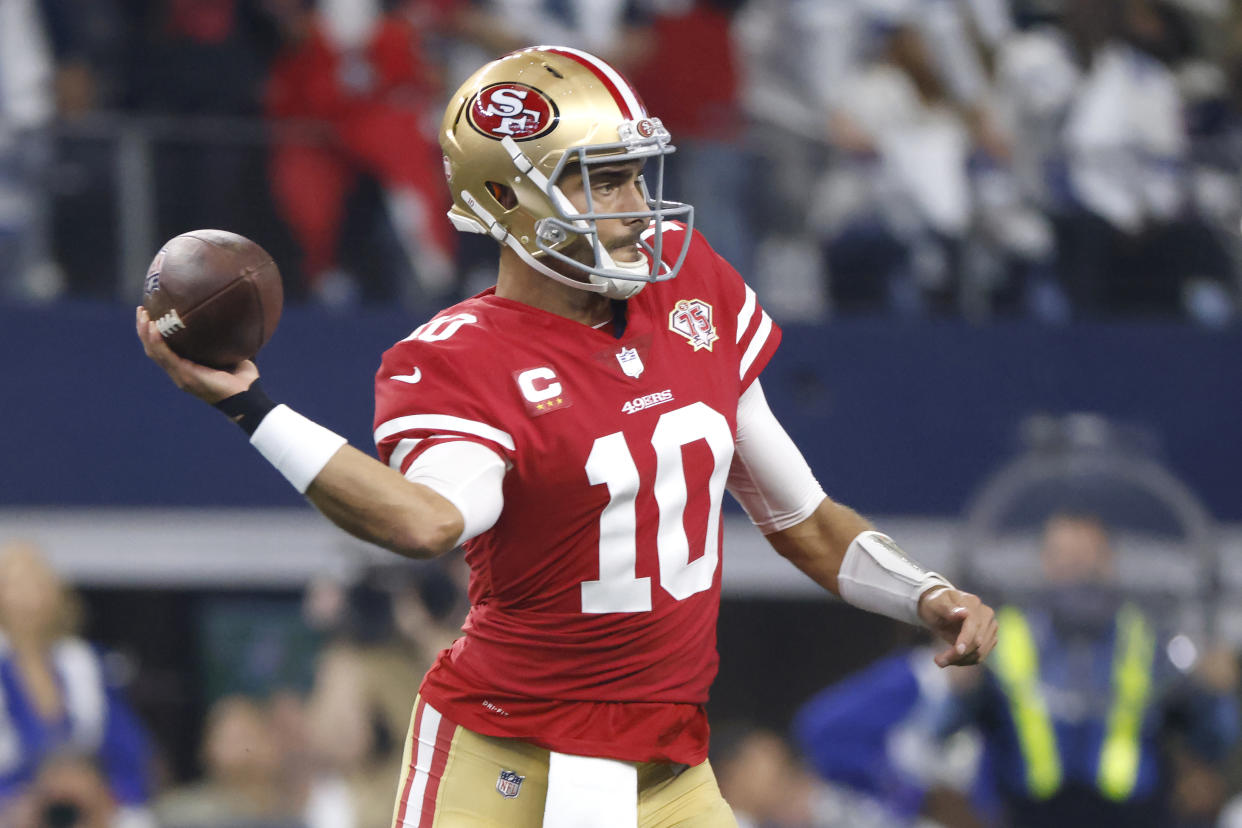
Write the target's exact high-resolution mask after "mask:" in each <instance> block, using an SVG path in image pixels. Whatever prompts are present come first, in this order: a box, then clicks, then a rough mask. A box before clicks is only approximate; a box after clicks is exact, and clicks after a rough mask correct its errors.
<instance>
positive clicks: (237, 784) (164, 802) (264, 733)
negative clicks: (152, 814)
mask: <svg viewBox="0 0 1242 828" xmlns="http://www.w3.org/2000/svg"><path fill="white" fill-rule="evenodd" d="M203 733H204V735H203V753H202V760H203V770H204V778H203V779H202V781H200V782H196V783H192V784H190V785H187V786H184V787H181V788H177V789H174V790H172V791H169V792H168V793H165V794H163V795H162V796H161V797H160V799H159V801H158V802H157V803H156V811H157V813H158V815H159V819H160V822H161V824H163V825H168V826H213V825H247V826H249V825H265V826H277V825H290V826H292V825H295V824H301V822H302V817H303V807H304V798H303V797H302V796H299V795H298V794H299V793H302V794H304V793H305V792H304V791H300V790H298V789H297V788H295V789H293V790H290V788H289V787H288V786H287V784H285V783H286V782H287V781H288V780H287V779H286V778H283V777H282V769H283V766H284V764H285V756H283V755H282V752H281V747H282V742H281V740H280V739H279V738H278V735H279V734H278V732H277V730H276V728H275V727H274V723H273V721H272V718H271V716H270V714H269V711H268V710H267V709H265V708H264V707H263V706H262V705H261V704H259V703H258V702H256V701H254V700H253V699H249V698H246V697H244V696H229V697H226V698H223V699H221V700H220V701H218V702H216V703H215V704H214V705H212V707H211V710H210V711H209V712H208V714H207V723H206V726H205V727H204V731H203Z"/></svg>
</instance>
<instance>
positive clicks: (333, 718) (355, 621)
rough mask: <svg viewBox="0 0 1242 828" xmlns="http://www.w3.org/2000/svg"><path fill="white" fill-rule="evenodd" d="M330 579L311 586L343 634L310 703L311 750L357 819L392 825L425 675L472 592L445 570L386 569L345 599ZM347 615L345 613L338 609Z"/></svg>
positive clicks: (318, 609)
mask: <svg viewBox="0 0 1242 828" xmlns="http://www.w3.org/2000/svg"><path fill="white" fill-rule="evenodd" d="M333 592H334V587H333V585H331V584H326V583H321V584H317V585H312V588H311V590H310V591H309V592H308V595H307V608H308V610H309V611H311V612H313V613H316V614H317V616H318V621H317V623H319V624H320V625H323V624H324V622H325V621H326V622H328V623H329V624H332V623H333V620H332V619H333V617H334V616H335V626H336V631H337V634H336V638H335V641H333V643H331V644H330V645H329V646H328V647H327V648H326V649H325V650H324V651H323V652H322V653H321V654H320V657H319V661H318V664H317V669H316V675H315V684H314V687H313V689H312V691H311V695H310V699H309V700H308V704H307V712H308V717H309V727H310V742H311V748H312V751H313V753H314V755H315V757H316V759H317V761H318V763H319V765H320V767H321V769H322V770H324V771H326V772H327V773H328V774H329V775H330V777H329V778H327V779H322V778H321V780H320V788H319V790H320V791H321V792H324V791H327V790H330V789H331V786H332V784H333V782H332V778H331V777H335V778H339V779H341V780H344V782H345V784H346V786H347V797H348V807H349V811H350V813H351V815H352V816H351V823H350V824H353V825H356V826H358V828H384V827H385V826H387V825H389V824H390V823H391V821H392V801H393V797H394V794H395V790H394V785H395V782H396V780H397V778H398V776H399V771H400V769H401V761H402V748H403V746H404V744H405V736H406V731H407V730H408V728H409V722H410V714H411V711H412V710H413V706H414V697H415V695H416V694H417V692H418V686H419V685H420V684H421V683H422V678H423V674H424V673H425V672H426V671H427V668H428V667H430V666H431V662H432V660H433V659H434V658H435V657H436V655H437V654H438V653H439V651H440V650H441V649H443V648H444V647H447V646H448V645H449V644H451V643H452V641H453V640H454V639H455V638H456V637H457V636H458V635H459V634H460V632H459V630H458V628H459V626H460V623H461V620H462V618H463V617H464V614H465V613H464V609H465V608H464V606H462V604H461V597H462V596H463V594H464V593H463V592H462V591H461V590H460V589H459V588H458V587H457V585H456V584H454V583H453V581H452V580H451V579H450V578H448V576H445V575H442V574H440V570H439V569H438V568H437V567H428V568H427V569H425V570H424V571H423V572H422V573H421V577H420V578H418V579H417V580H411V579H410V577H409V575H408V574H407V573H406V572H405V570H404V568H402V569H393V568H391V567H389V568H381V569H378V570H376V571H375V572H373V573H371V574H370V575H369V576H368V577H366V578H364V579H363V580H362V581H361V582H360V583H359V584H357V585H355V586H354V587H352V588H351V589H350V590H349V591H348V593H346V594H345V595H343V596H341V597H339V598H338V597H336V596H334V595H333ZM338 613H339V614H338Z"/></svg>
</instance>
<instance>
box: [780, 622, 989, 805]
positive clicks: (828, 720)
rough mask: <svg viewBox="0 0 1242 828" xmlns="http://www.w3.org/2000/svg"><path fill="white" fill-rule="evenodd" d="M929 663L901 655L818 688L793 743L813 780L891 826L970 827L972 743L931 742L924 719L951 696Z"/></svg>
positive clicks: (917, 651)
mask: <svg viewBox="0 0 1242 828" xmlns="http://www.w3.org/2000/svg"><path fill="white" fill-rule="evenodd" d="M932 655H933V651H932V649H931V647H929V646H919V647H914V648H912V649H911V648H905V649H902V650H900V651H899V652H897V653H896V654H894V655H891V656H888V657H887V658H883V659H880V660H878V661H876V662H875V663H874V664H872V665H870V666H869V667H867V668H865V669H863V670H861V671H859V672H858V673H856V674H854V675H851V676H849V677H847V678H845V679H843V680H841V681H840V682H837V683H836V684H834V685H832V686H830V687H827V688H825V689H824V690H822V691H820V692H819V693H817V694H816V695H815V696H814V697H812V698H811V699H810V700H809V701H807V703H806V704H805V705H803V706H802V707H801V708H800V709H799V710H798V712H797V713H796V714H795V716H794V721H793V725H792V732H793V737H794V741H795V744H796V745H797V747H798V748H799V751H800V753H801V754H802V756H803V757H804V758H805V759H806V761H807V762H808V763H809V764H810V766H811V767H812V768H814V770H815V771H816V772H817V773H818V774H819V775H820V777H822V778H823V779H825V780H828V781H830V782H833V783H835V784H838V785H842V786H845V787H847V788H849V789H850V790H853V791H856V792H857V793H858V794H859V796H860V797H866V798H869V799H870V800H872V801H873V802H874V803H875V807H876V809H877V810H879V811H882V812H883V813H884V814H885V815H886V818H887V819H888V820H889V821H891V822H893V823H894V824H907V823H910V822H914V821H916V820H917V819H918V818H919V817H920V815H922V816H924V817H928V818H933V819H934V818H937V817H942V818H943V817H944V816H945V814H946V813H952V815H953V818H952V819H947V818H945V819H943V821H944V822H945V823H946V824H949V825H958V826H966V825H973V824H976V822H977V820H976V821H974V822H972V821H971V820H970V818H968V817H964V816H963V814H967V815H968V814H971V813H972V811H973V809H972V807H971V805H970V803H969V801H968V800H967V798H966V795H967V794H968V793H969V789H970V787H971V784H972V782H973V780H974V777H975V773H976V771H977V767H978V759H979V744H978V739H977V736H976V735H975V734H973V733H967V732H961V733H958V734H955V735H954V737H952V738H951V739H949V740H946V741H945V742H944V743H942V744H938V743H937V742H936V741H935V740H934V739H933V737H932V733H931V727H930V722H929V721H928V717H929V716H930V715H931V714H932V713H933V712H934V711H936V710H937V709H939V707H940V706H941V705H943V704H944V702H945V699H947V698H948V696H949V694H950V692H951V690H950V684H949V673H948V672H947V671H944V670H941V669H939V668H937V667H936V666H935V665H934V664H933V663H932Z"/></svg>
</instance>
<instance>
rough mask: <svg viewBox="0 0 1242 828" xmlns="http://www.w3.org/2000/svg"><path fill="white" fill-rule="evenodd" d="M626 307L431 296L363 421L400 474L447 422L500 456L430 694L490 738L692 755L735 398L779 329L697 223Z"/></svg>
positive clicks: (701, 727) (603, 752)
mask: <svg viewBox="0 0 1242 828" xmlns="http://www.w3.org/2000/svg"><path fill="white" fill-rule="evenodd" d="M666 232H684V230H670V231H666ZM678 247H679V245H678ZM618 304H620V303H618ZM623 307H624V313H623V314H621V313H619V314H618V318H617V320H615V321H614V322H613V323H610V324H609V325H607V326H605V327H604V328H602V329H596V328H590V327H587V326H584V325H582V324H580V323H578V322H574V321H571V320H569V319H566V318H564V317H561V316H558V315H556V314H553V313H549V312H546V311H543V310H539V309H537V308H534V307H531V306H529V305H526V304H523V303H520V302H515V301H512V300H508V299H503V298H500V297H498V296H496V295H494V293H493V291H490V290H489V291H485V292H484V293H481V294H479V295H478V296H475V297H473V298H471V299H468V300H466V301H464V302H462V303H460V304H458V305H455V306H453V307H451V308H449V309H447V310H445V311H443V312H442V313H440V314H438V315H437V316H435V317H434V318H433V319H432V320H431V321H430V322H428V323H427V324H425V325H423V326H421V327H419V328H418V329H417V330H415V331H414V333H413V334H411V335H410V336H409V337H408V338H406V339H405V340H403V341H401V342H399V343H397V344H396V345H394V346H393V347H392V348H391V349H389V350H388V351H387V352H386V353H385V354H384V359H383V363H382V364H381V366H380V370H379V373H378V374H377V377H376V417H375V426H376V431H375V439H376V444H377V446H378V449H379V456H380V459H382V460H383V461H385V462H387V463H389V465H391V466H393V467H394V468H397V469H399V470H400V471H402V472H405V470H406V469H408V468H409V466H410V464H411V463H412V462H413V460H414V458H415V457H417V456H418V455H419V454H420V453H421V452H422V451H425V450H426V449H427V448H429V447H430V446H432V445H435V444H437V443H440V442H443V441H445V440H457V439H467V440H473V441H477V442H479V443H482V444H483V445H486V446H488V447H489V448H491V449H492V450H494V451H495V452H497V453H498V454H500V455H501V456H502V457H504V459H505V461H506V464H507V465H508V467H509V468H508V470H507V472H506V473H505V477H504V484H503V491H504V508H503V511H502V512H501V515H500V517H499V519H498V520H497V521H496V524H495V525H494V526H493V527H492V528H491V529H490V530H488V531H487V532H484V533H483V534H481V535H479V536H478V537H476V538H474V539H472V540H470V541H468V542H467V543H466V544H465V549H466V561H467V562H468V563H469V565H470V572H471V575H470V603H471V610H470V614H469V616H468V617H467V619H466V623H465V625H464V627H463V629H464V630H465V633H466V634H465V636H464V637H462V638H460V639H458V640H457V642H456V643H455V644H454V645H453V646H452V647H451V648H450V649H448V650H445V651H444V652H443V653H441V654H440V656H439V658H438V659H437V661H436V663H435V665H434V666H433V667H432V668H431V670H430V671H429V672H428V673H427V676H426V678H425V680H424V682H423V685H422V688H421V692H422V694H423V697H424V698H425V699H427V701H428V702H429V703H430V704H431V705H433V706H434V707H435V708H437V709H438V710H439V711H440V712H441V713H443V714H444V715H445V716H446V717H448V718H449V719H451V720H453V721H455V722H456V723H458V724H460V725H462V726H464V727H467V728H469V729H471V730H474V731H476V732H478V733H482V734H486V735H491V736H505V737H517V738H521V739H524V740H527V741H530V742H533V743H535V744H539V745H542V746H544V747H547V748H549V749H552V750H557V751H561V752H565V753H575V754H582V755H592V756H604V757H609V758H615V759H625V760H631V761H660V760H664V761H672V762H685V763H687V764H698V763H699V762H702V761H703V760H704V759H705V758H706V756H707V734H708V730H707V721H706V716H705V714H704V710H703V705H704V704H705V703H706V701H707V697H708V689H709V687H710V685H711V682H712V680H713V679H714V678H715V675H716V669H717V662H718V657H717V654H716V616H717V612H718V609H719V603H720V572H721V570H720V542H721V538H722V527H721V520H720V508H721V501H722V499H723V496H724V490H725V480H726V477H727V476H728V473H729V466H730V463H731V462H732V458H733V441H734V434H735V429H736V416H737V404H738V398H739V397H740V395H741V393H742V390H743V389H745V388H746V387H747V386H748V385H749V384H750V383H751V382H752V381H753V380H754V379H755V378H756V377H757V376H758V375H759V372H760V371H761V370H762V369H763V367H764V366H765V365H766V364H767V362H768V360H769V359H770V358H771V356H772V353H773V352H774V351H775V350H776V346H777V343H778V342H779V340H780V332H779V330H778V329H777V327H776V326H775V325H774V324H773V323H772V320H771V319H770V318H769V317H768V315H767V314H766V313H765V312H764V311H763V310H762V309H761V308H759V307H758V304H757V302H756V300H755V294H754V292H753V291H752V290H751V289H750V288H748V287H747V286H746V285H745V284H744V283H743V282H742V279H741V277H740V276H738V274H737V273H736V271H734V270H733V268H732V267H730V266H729V264H728V263H727V262H725V261H724V260H723V259H722V258H720V257H719V256H718V255H716V253H715V252H714V251H713V250H712V249H711V248H710V247H709V246H708V245H707V243H706V242H705V241H704V240H703V239H702V237H701V236H698V235H697V234H696V237H695V238H694V239H693V241H692V243H691V246H690V250H689V252H688V254H687V257H686V261H685V263H684V265H683V267H682V270H681V272H680V273H679V275H678V276H677V277H676V278H675V279H672V280H670V281H666V282H657V283H654V284H650V285H648V286H647V287H646V288H644V289H643V290H642V291H641V292H640V293H639V294H638V295H636V296H634V297H633V298H631V299H629V300H628V301H627V302H625V303H624V306H623ZM622 318H623V322H622Z"/></svg>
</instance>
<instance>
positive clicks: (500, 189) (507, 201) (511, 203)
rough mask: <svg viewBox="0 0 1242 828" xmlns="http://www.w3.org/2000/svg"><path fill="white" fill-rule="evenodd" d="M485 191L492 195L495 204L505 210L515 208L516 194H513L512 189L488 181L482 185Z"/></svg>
mask: <svg viewBox="0 0 1242 828" xmlns="http://www.w3.org/2000/svg"><path fill="white" fill-rule="evenodd" d="M484 186H486V187H487V191H488V192H489V193H491V194H492V198H494V199H496V203H497V204H499V205H500V206H501V207H503V208H505V209H506V210H512V209H513V208H514V207H516V206H517V203H518V199H517V193H515V192H513V188H512V187H508V186H506V185H504V184H499V183H497V182H495V181H488V182H486V184H485V185H484Z"/></svg>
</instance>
